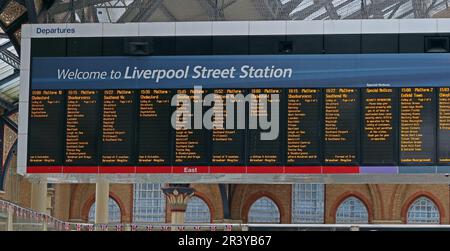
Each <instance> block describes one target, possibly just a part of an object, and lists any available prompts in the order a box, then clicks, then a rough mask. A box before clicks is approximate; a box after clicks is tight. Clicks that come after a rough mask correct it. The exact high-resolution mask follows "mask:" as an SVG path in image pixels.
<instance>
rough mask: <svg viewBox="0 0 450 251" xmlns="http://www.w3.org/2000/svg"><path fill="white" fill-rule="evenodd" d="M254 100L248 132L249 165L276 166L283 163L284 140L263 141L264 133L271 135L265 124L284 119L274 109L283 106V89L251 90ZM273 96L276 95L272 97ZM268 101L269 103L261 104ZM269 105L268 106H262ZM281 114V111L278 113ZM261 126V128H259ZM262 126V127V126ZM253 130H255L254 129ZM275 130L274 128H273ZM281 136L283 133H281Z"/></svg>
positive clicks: (278, 138) (251, 102) (277, 138)
mask: <svg viewBox="0 0 450 251" xmlns="http://www.w3.org/2000/svg"><path fill="white" fill-rule="evenodd" d="M250 93H251V94H252V96H251V97H252V98H251V100H250V101H249V115H248V121H249V126H248V128H249V130H248V143H247V144H248V148H247V151H248V164H249V165H275V164H280V163H281V161H282V155H283V154H282V153H283V151H282V144H283V141H282V138H283V137H280V136H278V137H276V138H275V139H268V140H262V138H261V137H262V133H269V132H268V130H267V129H266V128H265V126H264V123H265V122H272V121H274V120H276V119H277V118H276V117H279V118H281V119H283V116H282V114H281V113H279V114H278V116H276V115H275V114H274V109H273V108H274V107H272V106H269V104H271V105H275V106H281V104H280V103H281V100H282V95H283V89H265V88H261V89H251V90H250ZM272 94H276V95H277V96H275V95H272ZM261 99H266V100H267V102H264V101H263V102H260V101H261ZM262 104H267V106H265V105H262ZM277 112H279V110H278V111H277ZM257 125H259V126H257ZM261 125H262V126H261ZM252 128H253V129H252ZM272 129H273V128H272ZM279 133H280V134H281V131H280V132H279Z"/></svg>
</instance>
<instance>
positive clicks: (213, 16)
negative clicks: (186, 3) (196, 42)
mask: <svg viewBox="0 0 450 251" xmlns="http://www.w3.org/2000/svg"><path fill="white" fill-rule="evenodd" d="M197 1H198V2H199V4H200V5H201V6H202V7H203V8H204V9H206V11H207V13H208V17H209V19H210V20H213V21H223V20H225V17H224V15H223V8H219V6H218V5H219V4H218V1H217V0H197Z"/></svg>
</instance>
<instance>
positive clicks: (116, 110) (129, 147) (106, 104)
mask: <svg viewBox="0 0 450 251" xmlns="http://www.w3.org/2000/svg"><path fill="white" fill-rule="evenodd" d="M135 103H136V97H135V90H104V91H103V116H102V142H101V145H102V151H101V153H102V155H101V162H102V164H104V165H124V164H125V165H127V164H131V163H135V161H134V153H135V151H134V149H135V148H134V144H135V132H136V128H135V125H134V124H135V121H136V111H135V107H136V105H135Z"/></svg>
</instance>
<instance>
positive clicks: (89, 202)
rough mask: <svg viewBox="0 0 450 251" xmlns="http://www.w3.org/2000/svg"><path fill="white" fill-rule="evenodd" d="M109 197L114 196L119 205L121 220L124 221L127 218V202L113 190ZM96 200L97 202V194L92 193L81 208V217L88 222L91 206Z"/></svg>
mask: <svg viewBox="0 0 450 251" xmlns="http://www.w3.org/2000/svg"><path fill="white" fill-rule="evenodd" d="M109 197H110V198H112V199H113V200H114V201H115V202H116V203H117V205H118V206H119V209H120V222H123V220H124V219H125V215H126V212H125V204H124V203H123V202H122V200H121V199H120V198H119V196H117V195H116V194H115V193H113V192H109ZM94 202H95V194H92V195H91V196H89V198H88V199H87V200H86V202H85V203H84V205H83V207H82V209H81V219H82V220H84V221H85V222H87V221H88V220H89V210H90V209H91V206H92V205H93V204H94Z"/></svg>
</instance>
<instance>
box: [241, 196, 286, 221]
mask: <svg viewBox="0 0 450 251" xmlns="http://www.w3.org/2000/svg"><path fill="white" fill-rule="evenodd" d="M262 197H267V198H269V199H271V200H272V201H273V202H274V203H275V206H276V207H277V208H278V212H279V213H280V222H279V223H284V222H286V221H287V220H288V218H287V214H286V211H285V209H284V208H283V206H282V204H281V201H280V200H279V199H278V198H277V196H275V195H274V194H272V193H270V192H268V191H259V192H256V193H253V194H251V195H250V196H248V198H247V199H246V201H245V203H244V205H243V207H242V214H241V219H242V221H243V222H244V223H248V213H249V212H250V207H251V206H252V205H253V203H255V202H256V201H257V200H258V199H260V198H262Z"/></svg>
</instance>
